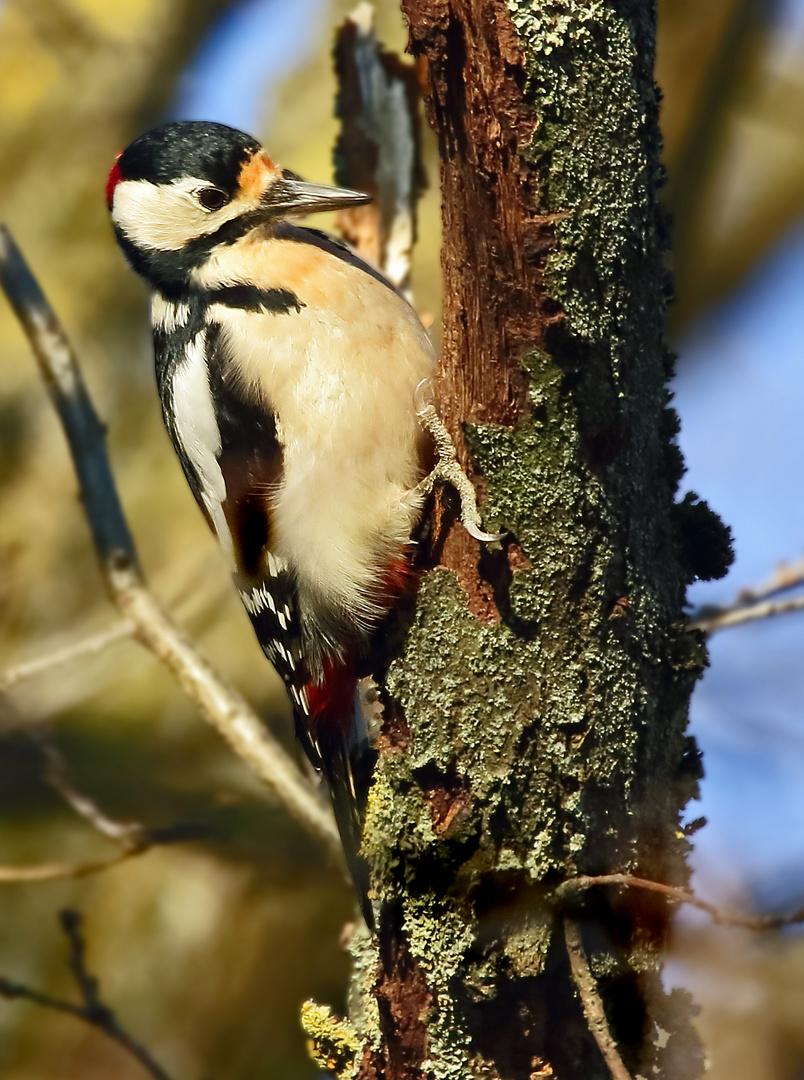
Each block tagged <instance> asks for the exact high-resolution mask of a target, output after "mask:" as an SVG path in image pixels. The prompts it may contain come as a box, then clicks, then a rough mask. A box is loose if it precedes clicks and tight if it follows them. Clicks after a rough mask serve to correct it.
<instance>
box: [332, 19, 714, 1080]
mask: <svg viewBox="0 0 804 1080" xmlns="http://www.w3.org/2000/svg"><path fill="white" fill-rule="evenodd" d="M403 9H404V11H405V13H406V15H407V18H408V20H409V23H410V33H411V49H412V51H413V52H414V54H415V55H417V56H418V57H420V58H424V59H425V60H426V62H427V68H428V80H429V97H428V102H427V106H428V118H429V120H430V123H431V124H432V126H433V127H434V128H435V130H436V132H437V134H438V138H439V143H440V150H441V160H442V177H441V179H442V191H443V215H444V252H443V266H444V277H445V308H444V355H443V357H442V371H443V382H444V389H443V393H442V402H441V408H442V414H443V416H444V419H445V421H446V422H447V424H448V426H449V427H450V428H451V431H452V433H453V436H454V437H455V438H456V441H458V442H459V445H460V447H461V453H462V455H463V458H464V461H465V463H466V464H467V466H468V467H470V468H471V470H472V472H473V475H474V477H475V479H476V481H477V483H478V487H479V490H480V491H481V493H482V494H483V496H484V501H485V514H486V525H487V527H488V528H494V529H506V530H508V538H507V539H506V540H505V541H504V543H503V544H502V545H497V549H496V550H493V547H489V548H487V549H484V550H480V549H479V547H478V545H477V544H476V543H475V542H474V541H472V540H471V539H470V538H469V537H468V536H466V534H465V533H463V532H462V531H461V529H460V527H455V528H453V529H452V531H451V532H450V534H449V536H448V538H447V540H446V543H445V544H444V545H443V549H442V558H441V562H442V565H441V566H440V567H438V568H436V569H434V570H433V571H431V572H430V573H429V574H428V575H427V576H426V578H425V580H424V582H423V584H422V587H421V590H420V596H419V601H418V604H417V608H416V612H415V615H414V617H413V622H412V625H411V627H410V629H409V633H408V637H407V641H406V645H405V649H404V653H403V655H402V656H401V657H399V658H397V659H396V660H394V661H393V662H392V663H391V665H390V667H389V670H388V673H387V677H386V679H385V693H386V695H387V698H388V701H389V703H392V707H391V708H389V710H388V717H389V720H388V723H387V730H386V732H385V735H384V737H383V738H381V740H380V747H379V761H378V765H377V768H376V771H375V776H374V780H373V784H372V788H371V791H370V794H369V807H368V816H367V821H366V832H365V842H364V851H365V853H366V855H367V858H368V859H369V861H370V864H371V870H372V882H373V886H374V889H375V892H376V895H377V898H378V902H379V908H380V915H379V922H378V926H379V936H378V940H377V941H376V942H371V941H369V940H368V939H367V938H362V937H358V938H357V939H356V941H355V942H354V943H353V952H354V955H355V958H356V962H357V968H358V974H357V975H356V979H355V986H354V999H353V1000H354V1007H353V1010H352V1021H353V1023H354V1026H355V1030H356V1032H357V1033H358V1036H359V1040H360V1041H361V1042H362V1044H363V1046H364V1047H365V1049H364V1052H363V1056H362V1058H361V1065H360V1071H359V1074H358V1075H359V1076H360V1077H361V1078H363V1080H368V1078H374V1077H380V1076H382V1077H394V1078H402V1077H405V1078H407V1077H416V1078H419V1077H422V1078H424V1077H426V1078H428V1080H465V1078H467V1077H481V1076H482V1077H488V1078H499V1080H533V1078H534V1077H555V1078H557V1080H593V1078H596V1077H605V1076H607V1075H608V1074H609V1065H607V1063H606V1062H607V1060H609V1062H610V1060H614V1057H615V1056H618V1057H619V1059H621V1061H622V1063H623V1065H624V1068H625V1069H626V1070H627V1071H628V1072H629V1073H630V1075H632V1076H637V1075H642V1076H651V1077H657V1078H666V1080H694V1078H695V1077H697V1076H699V1075H700V1073H701V1072H702V1069H703V1061H702V1053H701V1048H700V1046H699V1044H698V1041H697V1037H696V1035H695V1032H694V1029H693V1028H692V1025H691V1020H690V1016H691V1013H692V1007H691V1003H690V1001H689V1000H688V998H687V995H685V994H684V993H682V992H680V991H674V992H672V993H671V994H667V993H666V992H665V991H664V990H663V988H662V985H661V980H660V969H661V952H662V948H663V945H664V941H665V937H666V934H667V929H668V921H669V910H668V907H667V904H666V902H665V900H664V899H663V898H661V897H658V896H648V895H645V894H640V895H636V894H634V893H629V892H627V891H618V890H616V889H609V890H604V889H597V890H590V891H589V892H588V893H585V894H584V895H583V897H582V898H580V899H579V900H578V902H577V903H576V904H575V906H574V907H573V909H572V911H570V912H568V911H567V909H566V908H565V907H564V906H563V905H564V903H565V901H563V900H560V899H559V898H558V896H557V894H556V892H555V890H556V887H557V886H558V885H560V883H561V882H562V881H564V880H566V879H567V878H568V877H571V876H573V875H575V874H600V873H611V872H616V871H621V872H629V873H633V874H639V875H640V876H642V877H648V878H652V879H654V880H660V881H665V882H669V883H673V884H682V883H684V882H685V881H686V879H687V870H686V867H685V856H686V854H687V849H688V841H687V840H686V838H685V836H684V834H683V831H682V830H681V829H680V827H679V815H680V812H681V811H682V809H683V807H684V806H685V804H686V802H687V800H688V799H689V798H690V797H691V796H692V795H694V794H695V792H696V790H697V780H698V778H699V776H700V764H699V758H698V754H697V752H696V750H695V746H694V743H693V741H692V740H691V739H690V738H688V737H687V736H686V734H685V730H686V725H687V707H688V702H689V696H690V693H691V691H692V687H693V684H694V682H695V680H696V679H697V678H698V677H699V675H700V673H701V671H702V668H703V666H704V664H705V650H704V647H703V644H702V639H701V637H700V635H698V634H697V633H695V632H692V631H690V630H689V629H688V628H687V626H686V622H685V618H684V615H683V606H682V605H683V600H684V589H685V585H686V583H687V582H689V581H690V580H692V577H693V576H694V575H695V574H700V573H701V570H702V568H704V569H705V571H706V572H707V573H709V574H710V575H711V576H717V575H719V574H721V573H723V572H725V569H726V566H727V563H728V559H729V547H728V536H727V533H726V531H725V530H724V529H723V527H722V526H721V525H720V523H719V522H718V520H717V519H716V518H715V516H714V515H713V514H711V512H710V511H709V510H708V508H707V507H706V505H705V504H703V503H700V502H697V501H696V500H695V499H694V498H693V499H687V500H685V501H683V502H682V503H680V504H675V502H674V499H675V493H676V488H677V485H678V482H679V480H680V478H681V474H682V461H681V455H680V452H679V450H678V448H677V446H676V445H675V442H674V438H675V435H676V431H677V421H676V418H675V415H674V413H673V412H672V410H671V409H669V407H668V400H669V399H668V394H667V390H666V386H665V383H666V380H667V378H668V377H669V374H670V370H671V359H670V358H669V356H668V353H667V351H666V349H665V347H664V344H663V337H662V332H663V322H664V298H665V296H666V295H667V291H668V290H667V284H668V283H667V275H666V271H665V265H664V259H665V254H666V249H667V233H666V228H665V219H664V214H663V211H662V208H661V205H660V203H659V198H658V192H659V189H660V186H661V183H662V167H661V164H660V138H659V132H658V123H657V116H658V107H657V91H656V88H655V86H654V83H653V75H652V71H653V50H654V32H655V26H654V8H653V3H652V2H651V0H585V2H583V3H582V2H580V0H544V2H542V3H540V4H538V5H534V4H533V3H531V2H530V0H507V2H506V0H405V3H404V5H403ZM567 914H569V915H570V916H571V918H572V921H573V926H575V925H577V927H578V930H577V932H575V931H573V932H574V934H575V936H574V938H573V941H574V945H575V948H576V951H577V950H578V949H582V950H583V953H584V955H585V957H586V962H587V966H588V972H589V977H587V978H586V980H585V987H586V989H585V993H586V996H587V1000H586V1001H585V1002H584V1003H583V1004H582V1002H581V1001H580V999H579V995H578V989H577V987H576V983H575V982H574V981H573V975H572V970H571V966H570V961H569V957H568V953H567V946H566V943H565V941H564V936H563V932H562V929H561V927H562V923H563V919H564V917H565V916H566V915H567ZM590 978H591V980H593V981H594V987H595V988H596V989H594V990H590V985H591V984H590ZM592 992H596V993H597V994H598V995H599V998H600V1002H599V1008H598V1006H597V1004H595V1006H594V1008H592V1007H590V1002H589V1000H588V999H589V995H590V994H591V993H592ZM585 1012H586V1014H587V1015H585ZM588 1015H595V1016H596V1017H597V1018H598V1021H599V1023H598V1021H596V1023H598V1026H600V1025H602V1026H605V1027H606V1028H607V1030H606V1032H605V1033H604V1034H605V1037H604V1035H603V1034H601V1030H597V1032H596V1034H593V1032H592V1031H591V1030H590V1025H589V1020H588ZM601 1046H605V1047H606V1048H607V1053H608V1052H609V1051H610V1054H609V1058H604V1056H603V1053H602V1051H601ZM615 1050H616V1054H615ZM343 1075H346V1073H344V1074H343Z"/></svg>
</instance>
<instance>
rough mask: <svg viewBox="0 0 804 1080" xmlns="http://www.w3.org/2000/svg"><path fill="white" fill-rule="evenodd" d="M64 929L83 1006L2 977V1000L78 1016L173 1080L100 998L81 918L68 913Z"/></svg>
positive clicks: (159, 1076) (161, 1078)
mask: <svg viewBox="0 0 804 1080" xmlns="http://www.w3.org/2000/svg"><path fill="white" fill-rule="evenodd" d="M59 921H60V923H61V928H62V930H63V931H64V934H65V937H66V938H67V941H68V943H69V947H70V953H69V959H68V964H69V968H70V971H71V973H72V976H73V979H74V980H75V983H76V985H77V987H78V989H79V991H80V993H81V998H82V1002H83V1004H81V1005H74V1004H73V1003H72V1002H70V1001H64V1000H62V999H61V998H56V997H51V995H50V994H45V993H43V992H42V991H41V990H34V989H32V988H31V987H29V986H24V985H23V984H21V983H15V982H12V981H11V980H10V979H6V978H2V977H0V997H4V998H8V999H14V998H16V999H22V1000H25V1001H31V1002H33V1003H34V1004H36V1005H41V1006H43V1007H44V1008H46V1009H55V1010H56V1011H57V1012H63V1013H68V1014H69V1015H70V1016H75V1017H76V1018H77V1019H79V1020H83V1021H84V1023H86V1024H89V1025H90V1026H91V1027H94V1028H97V1029H98V1030H99V1031H102V1032H103V1033H104V1034H105V1035H107V1036H108V1037H109V1038H110V1039H112V1040H113V1041H114V1042H116V1043H117V1044H118V1045H119V1046H122V1047H123V1049H125V1050H127V1051H128V1053H129V1054H131V1056H132V1057H133V1058H135V1059H136V1060H137V1061H138V1062H139V1063H140V1065H142V1067H143V1068H144V1069H145V1071H146V1072H147V1073H149V1075H150V1076H153V1077H155V1078H156V1080H170V1076H169V1074H168V1073H166V1072H165V1070H164V1069H163V1068H162V1066H161V1065H159V1063H158V1062H156V1061H155V1060H154V1059H153V1057H152V1056H151V1054H150V1052H149V1051H148V1050H147V1049H146V1048H145V1047H144V1046H143V1045H142V1043H140V1042H138V1041H137V1040H136V1039H134V1038H133V1037H132V1036H131V1035H129V1033H128V1032H127V1031H126V1030H125V1028H123V1027H122V1026H121V1024H120V1022H119V1020H118V1019H117V1017H116V1016H115V1014H114V1012H113V1011H112V1010H111V1009H110V1008H109V1006H108V1005H106V1004H105V1003H104V1001H103V1000H102V999H101V997H100V987H99V985H98V980H97V979H96V978H95V977H94V976H93V975H91V974H90V972H89V971H88V969H87V966H86V945H85V943H84V936H83V932H82V920H81V915H80V914H79V913H78V912H77V911H71V910H65V911H62V912H61V914H60V916H59Z"/></svg>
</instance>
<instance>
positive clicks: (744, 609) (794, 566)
mask: <svg viewBox="0 0 804 1080" xmlns="http://www.w3.org/2000/svg"><path fill="white" fill-rule="evenodd" d="M801 585H804V559H801V560H799V561H798V562H795V563H784V562H783V563H780V564H779V566H777V568H776V570H775V571H774V572H773V573H772V574H771V576H770V577H769V578H768V580H767V581H765V582H763V583H762V584H761V585H756V586H754V587H750V588H746V589H740V591H739V593H738V594H737V599H736V600H735V601H734V603H733V604H728V605H727V606H726V607H720V608H719V607H707V608H701V609H700V611H697V612H696V613H695V614H694V615H693V616H692V621H691V623H690V625H691V626H692V627H693V629H695V630H703V632H704V633H705V634H713V633H715V631H717V630H725V629H726V628H727V627H729V626H741V625H742V624H743V623H747V622H754V621H755V620H756V619H767V618H770V617H771V616H772V615H785V614H787V613H788V612H790V611H800V610H801V609H802V608H804V597H800V596H797V597H794V598H793V599H791V600H780V601H772V602H769V601H771V597H773V596H776V595H778V593H782V592H788V591H789V590H790V589H797V588H799V587H800V586H801Z"/></svg>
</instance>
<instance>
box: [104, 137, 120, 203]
mask: <svg viewBox="0 0 804 1080" xmlns="http://www.w3.org/2000/svg"><path fill="white" fill-rule="evenodd" d="M122 156H123V151H122V150H121V151H120V153H119V154H118V155H117V157H116V158H115V159H114V165H113V166H112V171H111V172H110V173H109V179H108V180H107V181H106V205H107V206H108V207H109V209H110V210H111V209H112V200H113V199H114V189H115V188H116V187H117V185H118V184H119V183H120V181H121V180H122V179H123V176H122V174H121V172H120V158H121V157H122Z"/></svg>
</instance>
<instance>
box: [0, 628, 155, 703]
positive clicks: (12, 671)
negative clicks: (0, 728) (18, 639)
mask: <svg viewBox="0 0 804 1080" xmlns="http://www.w3.org/2000/svg"><path fill="white" fill-rule="evenodd" d="M133 632H134V627H133V626H132V625H131V623H128V622H118V623H115V625H114V626H110V627H108V629H106V630H101V631H100V632H99V633H97V634H91V635H90V636H89V637H85V638H83V639H82V640H81V641H76V642H75V644H73V645H67V646H65V648H63V649H54V650H53V652H49V653H45V655H44V656H37V657H36V658H35V659H34V660H27V661H25V662H24V663H22V664H16V665H15V666H14V667H10V668H6V670H5V671H4V672H2V673H0V693H2V692H3V691H6V690H11V688H12V687H14V686H16V685H17V683H21V682H27V680H28V679H35V678H36V677H37V676H38V675H42V674H43V673H44V672H46V671H51V670H52V669H53V668H56V667H61V665H62V664H69V663H71V662H72V661H73V660H80V659H83V658H84V657H85V656H94V655H95V654H96V653H99V652H103V650H104V649H106V648H108V647H109V645H114V644H115V642H117V641H123V640H124V639H125V638H129V637H131V635H132V633H133Z"/></svg>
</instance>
